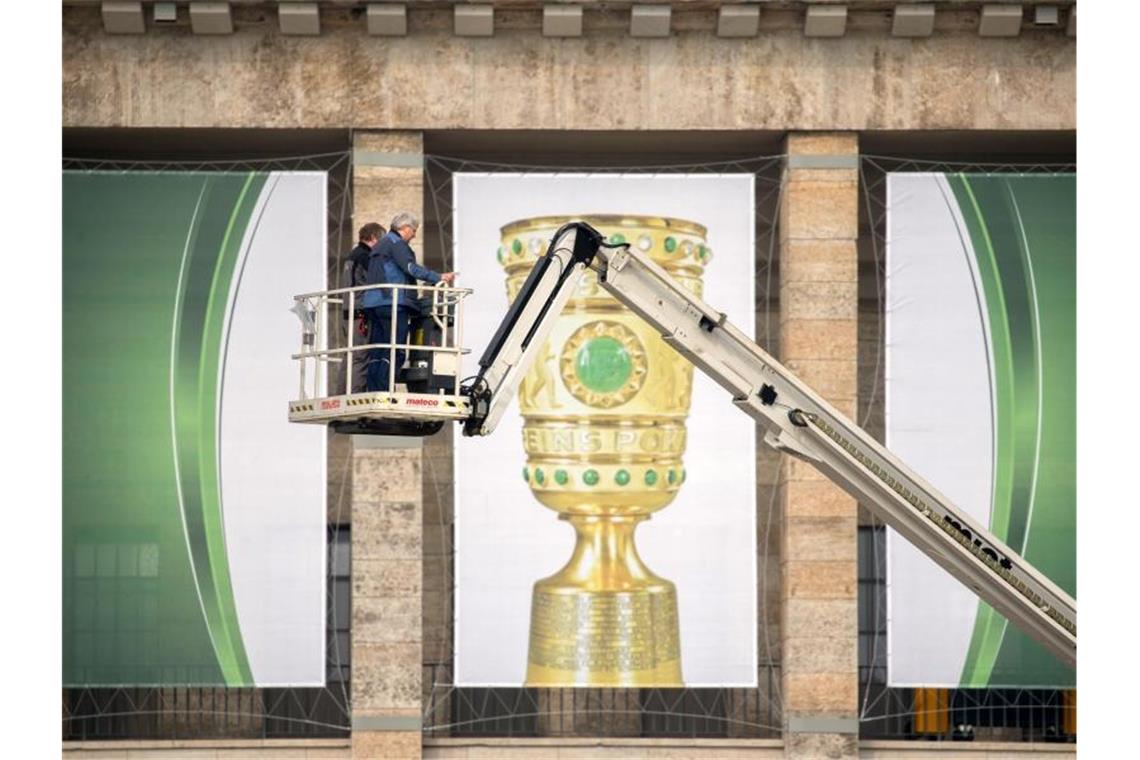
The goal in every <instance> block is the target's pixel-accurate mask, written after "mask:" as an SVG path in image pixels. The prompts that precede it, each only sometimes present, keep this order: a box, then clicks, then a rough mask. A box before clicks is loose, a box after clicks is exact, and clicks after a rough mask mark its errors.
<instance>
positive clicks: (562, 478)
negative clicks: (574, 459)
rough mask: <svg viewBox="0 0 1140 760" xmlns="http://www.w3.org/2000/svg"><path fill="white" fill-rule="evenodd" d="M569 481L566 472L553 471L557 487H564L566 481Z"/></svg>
mask: <svg viewBox="0 0 1140 760" xmlns="http://www.w3.org/2000/svg"><path fill="white" fill-rule="evenodd" d="M569 480H570V476H569V475H567V474H566V470H555V471H554V481H555V482H556V483H558V485H560V486H564V485H566V483H567V481H569Z"/></svg>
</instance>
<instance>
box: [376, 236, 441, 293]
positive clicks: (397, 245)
mask: <svg viewBox="0 0 1140 760" xmlns="http://www.w3.org/2000/svg"><path fill="white" fill-rule="evenodd" d="M417 280H423V281H424V282H430V283H431V284H433V285H434V284H435V283H437V282H439V273H438V272H433V271H432V270H430V269H427V268H425V267H421V266H420V265H419V264H417V263H416V254H415V252H414V251H412V247H411V246H410V245H408V244H407V243H405V242H404V239H403V238H402V237H400V235H399V233H397V232H388V233H387V234H385V235H384V237H382V238H380V242H378V243H377V244H376V247H375V248H373V249H372V255H371V256H369V258H368V284H369V285H385V284H387V285H415V284H416V281H417ZM415 297H416V293H415V291H414V290H401V291H400V302H399V305H400V306H412V307H414V304H413V303H412V302H413V300H414V299H415ZM391 305H392V291H391V290H366V291H365V292H364V298H363V299H362V300H361V306H363V307H364V308H365V309H370V308H373V307H375V306H391Z"/></svg>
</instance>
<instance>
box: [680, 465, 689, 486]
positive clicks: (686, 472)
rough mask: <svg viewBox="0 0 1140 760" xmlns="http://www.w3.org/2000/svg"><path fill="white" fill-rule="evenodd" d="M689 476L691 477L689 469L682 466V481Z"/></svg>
mask: <svg viewBox="0 0 1140 760" xmlns="http://www.w3.org/2000/svg"><path fill="white" fill-rule="evenodd" d="M687 477H689V471H688V470H686V469H684V468H681V482H682V483H684V482H685V478H687Z"/></svg>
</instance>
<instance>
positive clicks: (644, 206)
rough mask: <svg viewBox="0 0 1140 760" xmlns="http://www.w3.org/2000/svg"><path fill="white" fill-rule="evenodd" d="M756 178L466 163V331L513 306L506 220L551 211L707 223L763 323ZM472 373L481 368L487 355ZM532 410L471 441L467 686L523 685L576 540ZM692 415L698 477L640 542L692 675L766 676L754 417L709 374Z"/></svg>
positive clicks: (718, 254)
mask: <svg viewBox="0 0 1140 760" xmlns="http://www.w3.org/2000/svg"><path fill="white" fill-rule="evenodd" d="M753 183H754V178H753V176H752V175H747V174H746V175H708V174H702V175H676V174H669V175H654V176H651V175H604V174H603V175H575V174H558V175H542V174H519V175H509V174H485V175H483V174H456V175H455V189H454V204H455V205H454V209H455V211H454V225H455V226H454V232H455V261H456V264H455V266H456V269H458V270H459V271H460V272H461V274H460V277H459V281H458V283H459V284H461V285H463V286H465V287H471V288H474V289H475V292H476V295H475V297H474V298H472V299H470V300H469V301H468V307H467V312H466V314H467V317H466V324H465V326H464V329H465V335H464V341H463V342H464V344H465V345H468V346H473V347H476V350H477V351H478V350H481V347H482V346H485V345H486V344H487V342H488V340H489V339H490V337H491V336H492V334H493V332H494V329H495V328H496V326H497V325H498V324H499V322H500V320H501V319H502V317H503V315H504V314H505V312H506V309H507V305H508V303H507V298H506V295H505V280H506V276H505V274H504V268H503V266H500V263H501V262H497V261H496V251H497V250H498V249H499V248H500V246H502V245H503V242H504V241H503V232H502V228H503V227H504V226H505V225H508V224H509V223H512V222H516V221H518V220H522V219H532V218H536V217H548V216H557V217H566V218H567V219H573V218H579V217H582V216H591V215H603V214H620V215H625V216H627V217H629V216H648V217H674V218H680V219H685V220H690V221H692V222H696V223H699V224H700V225H704V226H705V227H707V229H708V234H707V244H708V246H709V247H710V248H711V249H712V251H713V252H714V255H713V256H712V258H711V260H710V261H709V262H708V264H707V266H706V267H705V268H704V274H703V280H704V299H705V300H706V301H708V302H709V303H710V304H712V305H713V306H714V307H715V308H717V309H720V310H722V311H724V312H725V313H726V314H727V315H728V318H729V319H730V320H731V321H732V322H733V323H734V324H736V325H737V326H738V327H740V328H741V329H743V330H744V331H746V332H748V333H751V331H752V326H753V323H754V284H753V261H754V256H753V231H754V224H755V222H754V214H753ZM629 242H630V243H633V244H637V242H638V241H636V240H630V241H629ZM543 251H545V242H544V243H543V246H542V251H539V252H538V253H541V252H543ZM500 255H501V254H500ZM678 359H679V357H678ZM679 360H680V359H679ZM542 361H545V359H543V360H542ZM680 361H683V360H680ZM551 365H552V367H554V369H555V371H554V372H553V373H552V376H553V377H554V381H555V382H562V380H560V379H559V376H558V371H557V362H556V361H554V360H553V359H552V360H551ZM467 371H468V374H472V373H474V371H475V367H474V362H470V363H469V365H468V370H467ZM562 377H563V378H564V377H565V375H563V376H562ZM564 390H565V389H564V388H563V386H559V387H558V389H557V392H559V393H560V392H563V391H564ZM530 392H531V393H532V394H534V397H535V398H540V399H541V398H542V395H543V393H545V392H547V391H546V390H544V389H543V388H541V387H538V386H537V385H536V387H534V388H532V389H531V390H530ZM615 413H620V408H619V409H618V410H616V412H615ZM522 423H523V421H522V419H521V417H520V415H519V412H518V404H517V402H516V404H515V407H514V409H512V410H511V411H508V412H507V414H506V416H505V417H504V419H503V421H502V423H501V424H500V425H499V428H498V429H497V431H496V433H495V434H494V435H493V436H490V437H488V438H485V439H467V438H462V439H457V443H456V456H455V493H456V496H455V509H456V539H455V542H456V570H455V577H456V599H455V615H456V622H455V628H456V630H455V647H456V650H455V669H456V672H455V683H456V684H462V685H503V686H517V685H519V684H521V683H523V681H524V678H525V674H526V672H527V651H528V626H529V619H530V618H529V616H530V605H531V591H532V587H533V585H534V583H535V581H537V580H539V579H541V578H545V577H547V576H549V575H551V574H552V573H555V572H556V571H558V570H559V569H560V568H561V567H562V566H563V565H564V564H565V563H566V562H567V560H568V559H569V558H570V555H571V550H572V549H573V546H574V540H573V535H574V534H573V531H572V530H571V528H570V527H569V526H568V525H567V524H566V523H565V522H563V521H559V520H558V519H557V515H556V514H555V513H554V512H552V511H551V510H549V509H547V508H546V507H544V506H542V505H541V504H540V503H539V502H538V501H537V500H536V498H535V496H534V494H533V493H532V492H531V488H530V487H529V486H528V483H527V482H526V481H525V480H524V478H523V476H522V471H523V468H524V465H525V464H526V462H527V458H526V454H525V452H524V449H523V445H522V443H521V437H522ZM686 424H687V436H688V437H687V445H686V447H685V452H684V455H683V462H684V467H685V469H686V470H687V476H686V477H685V479H684V481H683V485H682V486H681V487H680V489H679V491H678V495H677V496H676V499H675V500H674V501H673V502H672V503H671V504H670V505H669V506H667V507H665V508H664V509H663V510H662V511H660V512H657V513H656V514H654V515H653V516H652V519H650V520H649V521H648V522H646V523H643V524H641V526H640V527H639V528H638V529H637V533H636V540H637V548H638V550H639V552H640V555H641V558H642V559H643V560H644V562H645V564H646V565H647V566H648V567H649V568H650V569H651V570H652V571H653V572H654V573H656V574H657V575H659V576H661V577H662V578H665V579H668V580H670V581H672V582H673V583H675V584H676V589H677V605H678V608H679V620H680V650H681V661H682V670H683V677H684V683H685V684H686V685H690V686H714V685H715V686H752V685H755V683H756V676H757V654H756V641H757V634H756V593H757V592H756V525H755V515H756V505H755V490H756V489H755V431H754V425H753V423H752V421H751V420H750V419H749V418H748V417H747V416H745V415H742V414H740V413H739V412H738V411H737V410H736V409H735V408H734V407H733V406H732V404H731V400H730V399H729V397H728V396H727V395H726V394H725V392H724V391H723V390H722V389H721V388H720V387H719V386H716V385H715V384H714V383H713V382H712V381H710V380H708V379H707V378H706V377H704V376H703V375H702V374H701V373H700V372H694V376H693V389H692V403H691V409H690V411H689V414H688V416H687V423H686ZM530 475H531V476H533V474H530ZM619 482H620V481H619Z"/></svg>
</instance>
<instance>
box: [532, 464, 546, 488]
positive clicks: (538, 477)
mask: <svg viewBox="0 0 1140 760" xmlns="http://www.w3.org/2000/svg"><path fill="white" fill-rule="evenodd" d="M534 479H535V481H536V482H537V483H538V484H539V485H542V484H543V483H545V482H546V473H544V472H543V471H542V468H541V467H536V468H535V470H534Z"/></svg>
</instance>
